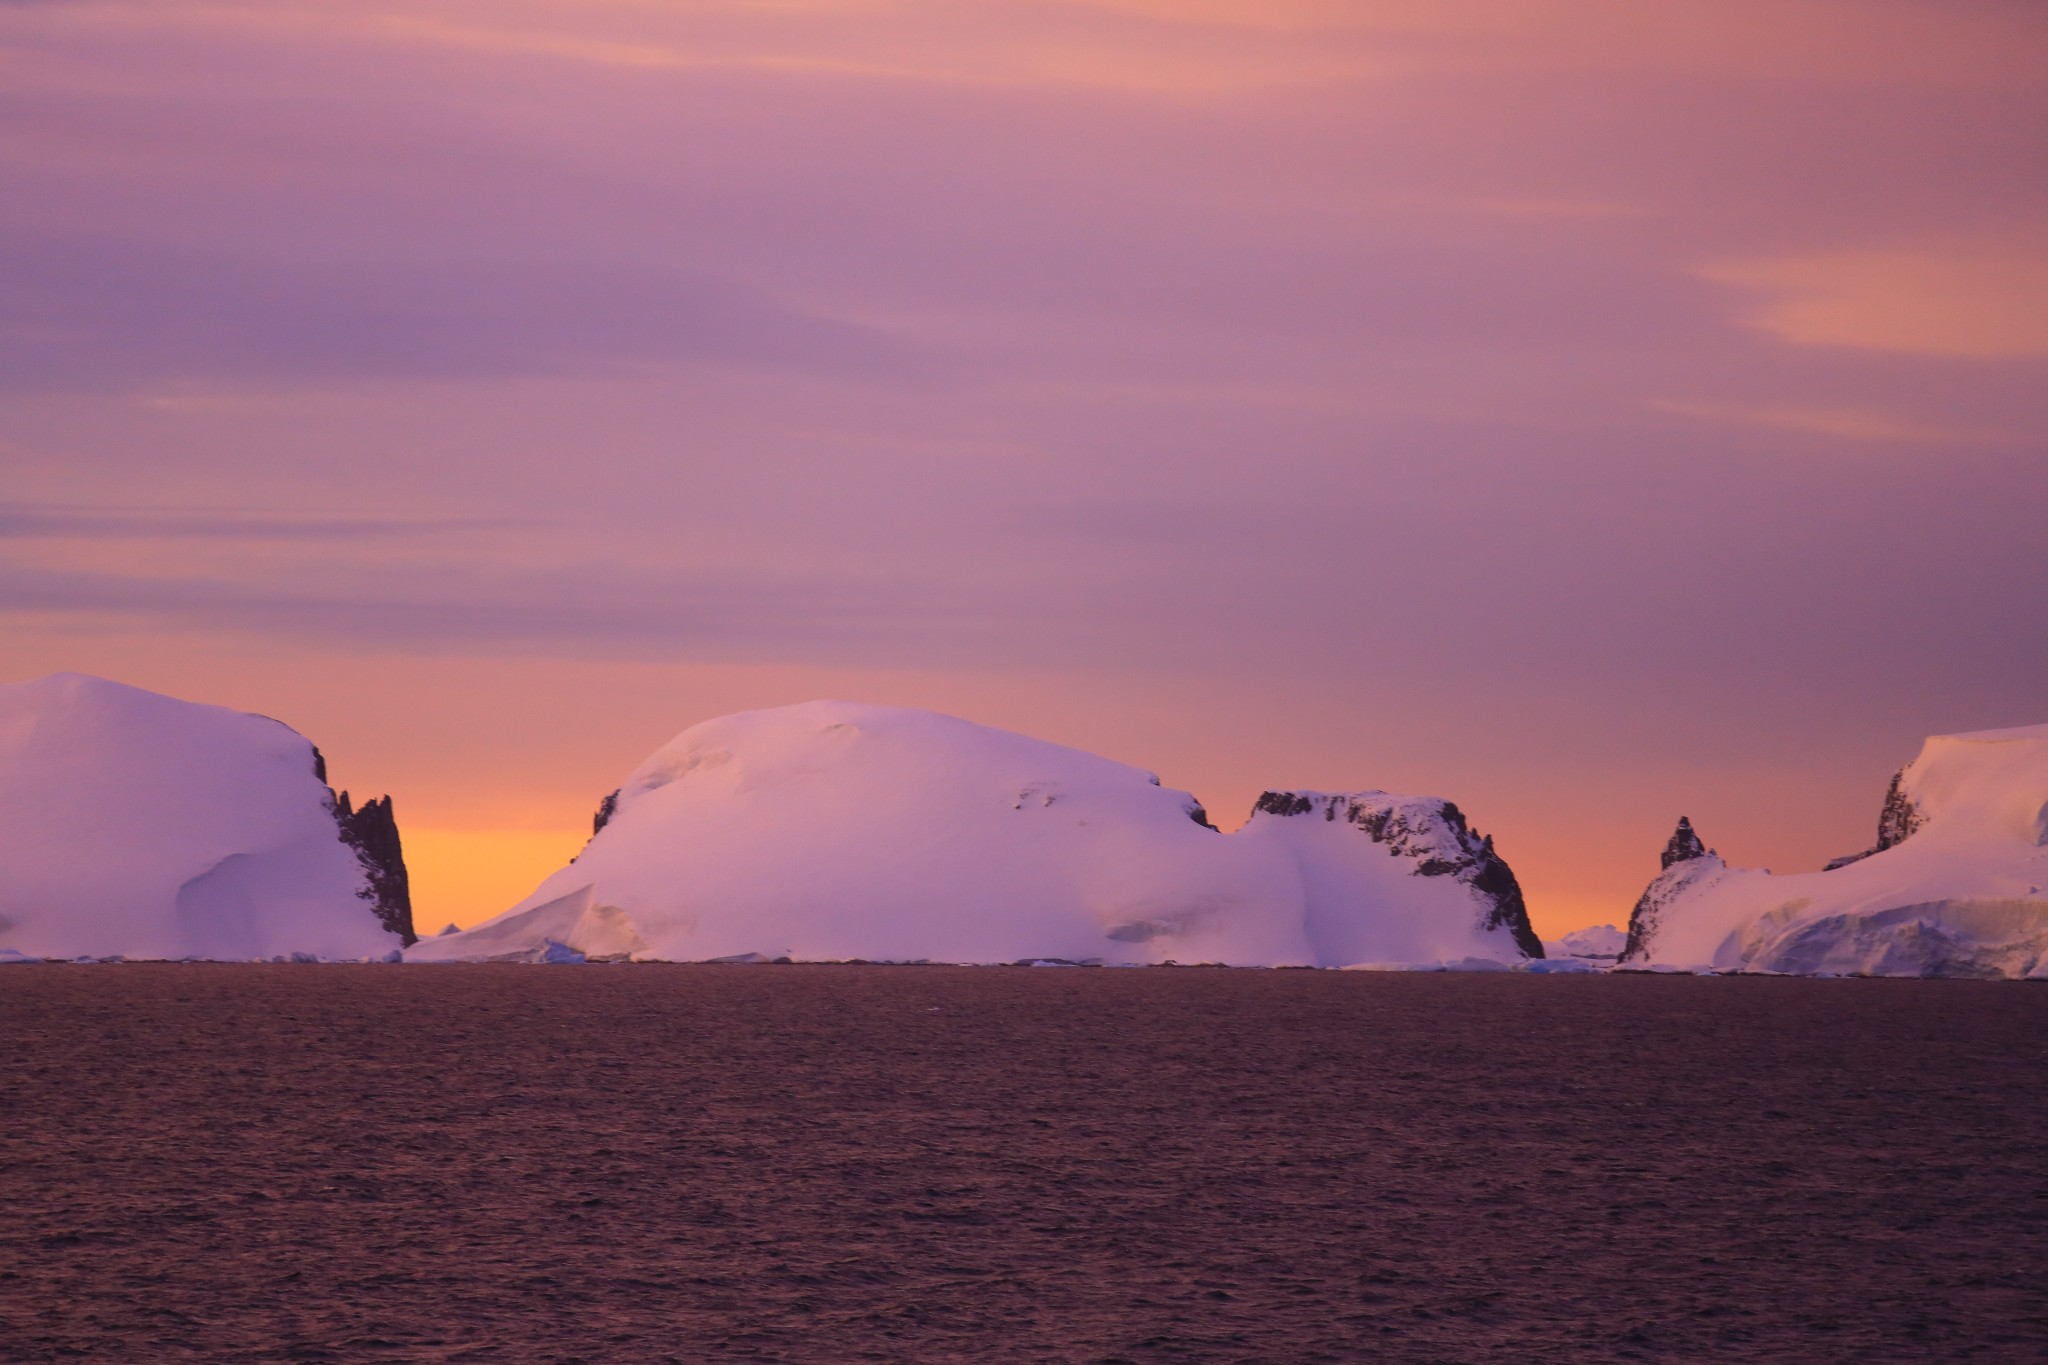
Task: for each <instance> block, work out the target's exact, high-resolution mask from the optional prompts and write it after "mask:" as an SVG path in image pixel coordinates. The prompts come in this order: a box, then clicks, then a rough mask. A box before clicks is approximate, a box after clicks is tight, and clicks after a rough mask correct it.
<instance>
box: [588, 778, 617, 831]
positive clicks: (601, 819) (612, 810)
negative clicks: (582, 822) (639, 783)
mask: <svg viewBox="0 0 2048 1365" xmlns="http://www.w3.org/2000/svg"><path fill="white" fill-rule="evenodd" d="M618 813H619V788H617V787H614V788H612V791H611V795H609V796H607V797H605V799H604V800H602V801H600V802H598V803H597V814H595V815H593V816H591V817H590V837H591V838H593V839H595V838H596V837H597V836H598V835H600V834H602V833H604V827H605V826H606V825H609V824H610V823H611V822H612V817H613V816H614V815H617V814H618Z"/></svg>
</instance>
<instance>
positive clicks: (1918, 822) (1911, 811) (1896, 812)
mask: <svg viewBox="0 0 2048 1365" xmlns="http://www.w3.org/2000/svg"><path fill="white" fill-rule="evenodd" d="M1905 781H1906V770H1905V769H1904V768H1901V769H1899V770H1898V771H1897V772H1895V773H1893V774H1892V783H1891V785H1890V786H1889V787H1886V788H1885V791H1884V809H1883V810H1881V811H1879V812H1878V815H1877V846H1876V847H1875V848H1873V849H1871V850H1870V851H1871V852H1872V853H1882V852H1884V851H1885V850H1886V849H1888V848H1896V847H1897V846H1898V845H1900V844H1903V843H1904V842H1906V840H1907V839H1908V838H1910V837H1911V836H1912V835H1913V834H1914V833H1915V832H1917V831H1918V830H1919V828H1920V827H1921V826H1922V825H1924V824H1926V823H1927V813H1926V812H1925V811H1923V810H1921V809H1920V806H1919V803H1918V802H1916V801H1914V800H1913V798H1912V797H1910V796H1908V795H1906V790H1905Z"/></svg>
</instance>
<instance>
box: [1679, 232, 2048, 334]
mask: <svg viewBox="0 0 2048 1365" xmlns="http://www.w3.org/2000/svg"><path fill="white" fill-rule="evenodd" d="M1699 273H1700V275H1702V276H1703V277H1704V278H1706V279H1710V280H1714V281H1716V282H1718V283H1722V284H1731V285H1736V286H1739V287H1742V288H1745V289H1748V290H1751V291H1753V292H1755V293H1760V294H1763V295H1764V296H1765V299H1764V301H1763V302H1762V303H1760V304H1757V305H1754V306H1752V308H1751V309H1750V310H1749V311H1748V313H1747V314H1746V317H1745V320H1746V321H1747V322H1748V324H1749V325H1750V326H1752V327H1755V328H1757V329H1758V330H1760V331H1764V332H1768V333H1770V334H1771V335H1773V336H1775V337H1778V338H1779V339H1780V340H1783V341H1788V342H1791V343H1792V344H1794V345H1798V346H1843V347H1853V348H1856V349H1859V350H1872V351H1893V352H1899V353H1903V354H1908V355H1925V356H1942V357H1953V358H1958V359H2012V358H2037V357H2042V356H2048V258H2044V257H2041V256H2032V255H2012V254H1994V253H1984V254H1940V253H1933V252H1915V251H1844V252H1837V253H1831V254H1827V255H1818V256H1795V257H1786V258H1783V259H1778V260H1764V261H1751V262H1736V263H1731V264H1726V265H1719V266H1713V267H1710V268H1708V269H1705V270H1702V271H1700V272H1699Z"/></svg>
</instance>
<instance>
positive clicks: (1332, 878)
mask: <svg viewBox="0 0 2048 1365" xmlns="http://www.w3.org/2000/svg"><path fill="white" fill-rule="evenodd" d="M1231 837H1232V838H1233V839H1236V840H1239V841H1241V842H1243V843H1246V844H1250V845H1253V846H1255V847H1266V846H1272V847H1276V848H1279V849H1283V850H1285V851H1286V852H1287V853H1288V854H1289V855H1290V856H1291V857H1292V858H1293V860H1294V862H1295V865H1296V866H1297V867H1299V868H1300V869H1301V879H1302V891H1303V905H1302V916H1303V930H1304V932H1305V934H1306V935H1307V938H1308V943H1309V951H1310V954H1311V957H1312V960H1313V961H1314V962H1315V963H1316V965H1318V966H1328V967H1337V966H1348V965H1354V964H1358V963H1412V964H1421V963H1432V964H1433V963H1439V962H1446V961H1450V962H1456V961H1461V960H1463V959H1465V958H1482V959H1492V960H1495V961H1499V962H1512V961H1515V960H1518V959H1520V958H1522V957H1525V956H1526V957H1542V956H1543V949H1542V945H1541V944H1540V943H1539V942H1538V941H1537V939H1536V935H1535V933H1534V932H1533V931H1532V930H1531V929H1530V928H1529V917H1528V912H1527V911H1526V910H1525V909H1524V908H1523V905H1522V891H1521V887H1520V886H1518V885H1517V884H1516V882H1515V874H1514V873H1513V872H1511V871H1509V870H1508V866H1507V864H1506V863H1505V862H1502V861H1501V859H1500V858H1499V857H1498V855H1496V854H1495V853H1494V851H1493V841H1492V840H1490V839H1486V838H1482V837H1481V836H1480V835H1479V834H1478V833H1476V832H1475V831H1473V830H1471V829H1470V828H1468V827H1467V826H1466V824H1465V817H1464V815H1463V813H1462V812H1460V811H1459V809H1458V808H1457V807H1456V806H1454V805H1452V804H1451V803H1450V802H1448V801H1441V800H1438V799H1437V798H1435V797H1428V796H1394V795H1391V794H1389V793H1387V792H1377V791H1375V792H1338V793H1327V792H1267V793H1266V794H1265V795H1263V796H1261V797H1260V798H1259V800H1258V804H1257V805H1255V806H1254V807H1253V808H1252V818H1251V820H1250V821H1249V822H1248V823H1247V824H1246V825H1245V827H1244V828H1243V829H1242V830H1240V831H1238V832H1237V833H1236V834H1234V835H1232V836H1231Z"/></svg>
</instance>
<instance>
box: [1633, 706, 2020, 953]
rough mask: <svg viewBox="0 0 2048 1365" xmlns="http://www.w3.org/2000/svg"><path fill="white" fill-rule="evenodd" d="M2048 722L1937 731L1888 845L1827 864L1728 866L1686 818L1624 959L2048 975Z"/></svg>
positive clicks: (1888, 825)
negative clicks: (1771, 868) (1815, 868)
mask: <svg viewBox="0 0 2048 1365" xmlns="http://www.w3.org/2000/svg"><path fill="white" fill-rule="evenodd" d="M2044 891H2048V725H2036V726H2030V727H2026V728H2021V729H2013V730H1986V731H1982V732H1979V733H1976V734H1963V735H1942V736H1937V737H1935V738H1932V739H1929V740H1928V741H1927V742H1926V744H1925V745H1924V746H1923V747H1922V748H1921V751H1920V755H1919V757H1918V758H1916V759H1914V760H1913V762H1912V763H1910V764H1908V765H1907V766H1906V767H1905V768H1904V769H1902V770H1901V771H1900V773H1899V775H1898V776H1897V777H1896V778H1895V779H1893V783H1892V789H1891V791H1890V792H1889V793H1887V796H1886V801H1885V807H1884V811H1883V814H1882V815H1881V817H1880V820H1879V827H1878V842H1877V846H1876V847H1875V848H1873V849H1871V850H1870V851H1869V852H1867V853H1863V854H1858V855H1855V856H1853V857H1851V858H1847V859H1837V860H1836V861H1835V862H1834V863H1833V864H1831V865H1830V866H1829V867H1828V868H1827V869H1826V870H1824V871H1820V872H1808V873H1800V874H1795V875H1789V876H1776V875H1773V874H1772V873H1770V872H1767V871H1761V870H1756V869H1750V868H1735V867H1730V866H1728V864H1727V863H1726V862H1725V861H1723V860H1722V859H1721V857H1720V856H1719V855H1718V854H1715V853H1713V852H1711V851H1709V850H1708V849H1706V847H1705V846H1704V845H1702V844H1700V843H1699V841H1698V839H1697V838H1696V837H1693V836H1692V832H1691V828H1690V826H1689V825H1685V824H1683V823H1681V827H1680V831H1679V834H1677V835H1674V836H1673V839H1672V842H1671V844H1670V845H1668V846H1667V848H1666V850H1665V867H1664V870H1663V872H1661V873H1660V874H1659V875H1658V877H1657V878H1656V880H1655V881H1652V882H1651V883H1650V885H1649V887H1648V888H1647V889H1646V890H1645V891H1644V892H1643V896H1642V899H1641V900H1640V901H1639V902H1637V905H1636V909H1635V913H1634V915H1633V916H1632V917H1631V919H1630V922H1629V948H1628V951H1627V953H1626V954H1625V955H1624V958H1623V961H1624V963H1630V964H1645V963H1659V964H1674V965H1685V966H1711V967H1715V968H1723V969H1728V968H1739V969H1744V970H1752V971H1778V972H1798V973H1819V972H1832V973H1864V974H1868V975H1873V976H1974V977H2021V976H2028V975H2035V976H2048V895H2044Z"/></svg>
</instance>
